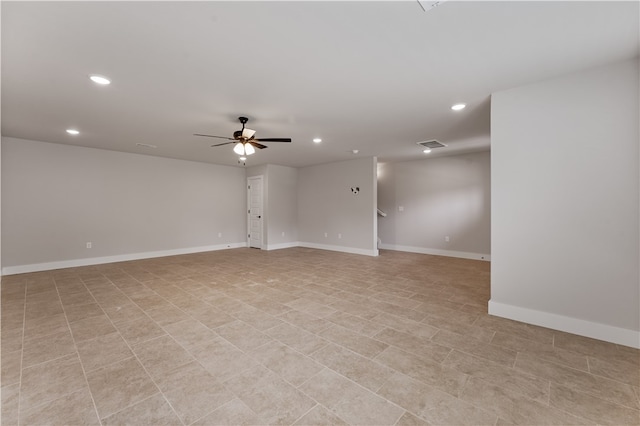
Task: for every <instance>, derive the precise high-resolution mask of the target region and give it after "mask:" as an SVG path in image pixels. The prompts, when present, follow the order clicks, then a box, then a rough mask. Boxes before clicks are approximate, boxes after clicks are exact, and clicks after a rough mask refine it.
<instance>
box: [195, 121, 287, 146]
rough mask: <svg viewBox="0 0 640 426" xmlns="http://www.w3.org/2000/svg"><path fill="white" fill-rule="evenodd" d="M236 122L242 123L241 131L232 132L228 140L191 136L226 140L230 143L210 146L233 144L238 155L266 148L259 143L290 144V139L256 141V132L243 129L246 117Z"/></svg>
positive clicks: (196, 134)
mask: <svg viewBox="0 0 640 426" xmlns="http://www.w3.org/2000/svg"><path fill="white" fill-rule="evenodd" d="M238 120H240V123H242V129H241V130H236V131H235V132H233V137H232V138H228V137H226V136H214V135H203V134H200V133H194V134H193V135H194V136H205V137H208V138H218V139H227V140H229V141H231V142H223V143H218V144H215V145H211V146H212V147H214V146H222V145H229V144H232V143H235V144H236V146H234V147H233V151H234V152H235V153H236V154H238V155H251V154H253V153H254V152H256V150H255V149H254V148H258V149H264V148H267V146H266V145H262V144H261V143H260V142H291V138H262V139H256V137H255V134H256V131H255V130H251V129H247V128H245V127H244V125H245V124H246V123H247V121H249V119H248V118H247V117H238Z"/></svg>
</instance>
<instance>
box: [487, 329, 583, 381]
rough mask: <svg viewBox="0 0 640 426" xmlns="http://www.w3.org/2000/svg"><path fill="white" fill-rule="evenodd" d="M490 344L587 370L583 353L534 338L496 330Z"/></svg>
mask: <svg viewBox="0 0 640 426" xmlns="http://www.w3.org/2000/svg"><path fill="white" fill-rule="evenodd" d="M491 344H494V345H498V346H502V347H505V348H509V349H512V350H514V351H518V352H529V353H532V354H535V355H536V356H537V357H538V358H540V359H544V360H548V361H550V362H555V363H556V364H563V365H566V366H567V367H571V368H575V369H577V370H583V371H589V366H588V365H587V357H586V356H585V355H582V354H579V353H576V352H570V351H567V350H564V349H560V348H556V347H554V346H553V345H547V344H542V343H540V342H537V341H535V340H528V339H523V338H520V337H517V336H514V335H511V334H508V333H505V332H502V331H497V332H496V333H495V336H494V337H493V339H492V340H491Z"/></svg>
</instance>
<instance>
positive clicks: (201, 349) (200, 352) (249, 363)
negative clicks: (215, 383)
mask: <svg viewBox="0 0 640 426" xmlns="http://www.w3.org/2000/svg"><path fill="white" fill-rule="evenodd" d="M191 354H192V355H193V356H194V357H195V358H196V359H197V360H198V362H200V364H202V366H204V367H205V368H206V369H207V371H208V372H209V373H211V375H212V376H213V377H215V378H216V379H217V380H219V381H226V380H228V379H230V378H232V377H234V376H236V375H237V374H240V373H241V372H243V371H244V370H246V369H248V368H250V367H253V366H255V365H257V364H258V362H257V361H255V360H253V359H252V358H251V357H250V356H249V355H247V354H245V353H244V352H242V351H241V350H240V349H238V348H236V347H235V346H233V345H232V344H231V343H229V342H227V341H226V340H224V339H223V338H221V337H218V338H217V339H215V340H212V341H211V342H208V343H206V344H204V345H202V346H198V347H197V348H195V349H193V350H192V351H191Z"/></svg>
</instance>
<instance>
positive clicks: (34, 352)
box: [22, 330, 76, 368]
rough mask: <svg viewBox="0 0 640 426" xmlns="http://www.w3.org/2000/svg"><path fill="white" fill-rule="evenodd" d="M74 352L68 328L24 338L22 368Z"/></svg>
mask: <svg viewBox="0 0 640 426" xmlns="http://www.w3.org/2000/svg"><path fill="white" fill-rule="evenodd" d="M75 353H76V348H75V345H74V343H73V338H72V337H71V333H70V332H69V330H66V331H63V332H61V333H56V334H49V335H46V336H43V337H39V338H36V339H31V340H26V341H25V342H24V348H23V353H22V368H26V367H30V366H32V365H35V364H39V363H41V362H45V361H49V360H52V359H55V358H60V357H62V356H65V355H70V354H75Z"/></svg>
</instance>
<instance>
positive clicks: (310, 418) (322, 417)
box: [294, 404, 348, 426]
mask: <svg viewBox="0 0 640 426" xmlns="http://www.w3.org/2000/svg"><path fill="white" fill-rule="evenodd" d="M347 424H348V423H347V422H345V421H344V420H342V419H341V418H340V417H338V416H336V415H335V414H333V413H332V412H330V411H329V410H327V409H326V408H324V407H323V406H322V405H319V404H318V405H316V406H315V407H313V408H312V409H311V410H309V412H308V413H307V414H305V415H304V416H302V417H301V418H300V419H298V421H297V422H295V423H294V425H296V426H315V425H335V426H343V425H344V426H346V425H347Z"/></svg>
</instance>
